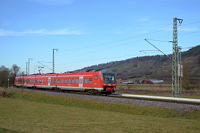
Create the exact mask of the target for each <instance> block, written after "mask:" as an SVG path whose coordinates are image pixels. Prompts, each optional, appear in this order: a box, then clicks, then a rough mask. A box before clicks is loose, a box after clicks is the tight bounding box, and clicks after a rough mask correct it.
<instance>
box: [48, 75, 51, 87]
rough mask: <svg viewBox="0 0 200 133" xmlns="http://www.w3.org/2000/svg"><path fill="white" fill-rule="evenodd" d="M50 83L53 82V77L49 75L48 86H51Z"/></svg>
mask: <svg viewBox="0 0 200 133" xmlns="http://www.w3.org/2000/svg"><path fill="white" fill-rule="evenodd" d="M50 84H51V78H50V77H48V86H50Z"/></svg>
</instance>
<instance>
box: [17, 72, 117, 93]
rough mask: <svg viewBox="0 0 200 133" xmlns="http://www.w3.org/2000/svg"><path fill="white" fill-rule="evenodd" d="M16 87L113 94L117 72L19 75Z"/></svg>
mask: <svg viewBox="0 0 200 133" xmlns="http://www.w3.org/2000/svg"><path fill="white" fill-rule="evenodd" d="M14 85H15V86H16V87H20V86H24V87H27V88H44V89H60V90H67V91H71V90H72V91H84V92H87V93H92V94H97V93H104V94H111V93H114V92H115V89H116V79H115V74H114V73H113V72H112V71H110V70H100V71H89V72H88V71H87V72H76V73H60V74H39V75H28V76H18V77H16V78H15V82H14Z"/></svg>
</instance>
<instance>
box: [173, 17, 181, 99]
mask: <svg viewBox="0 0 200 133" xmlns="http://www.w3.org/2000/svg"><path fill="white" fill-rule="evenodd" d="M177 21H178V22H179V24H181V23H182V21H183V19H178V18H173V49H172V50H173V51H172V52H173V54H172V94H173V97H179V96H180V68H179V66H180V56H179V47H178V31H177Z"/></svg>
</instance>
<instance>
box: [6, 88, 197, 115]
mask: <svg viewBox="0 0 200 133" xmlns="http://www.w3.org/2000/svg"><path fill="white" fill-rule="evenodd" d="M9 95H10V96H11V98H16V99H23V100H26V101H34V102H40V103H49V104H56V105H64V106H69V107H76V108H84V109H92V110H101V111H110V112H119V113H126V114H133V115H146V116H156V117H165V118H175V117H177V118H190V119H200V112H197V111H194V110H187V111H180V112H177V111H175V110H173V109H166V108H161V107H144V106H137V105H131V104H120V103H111V102H99V101H92V100H86V99H77V98H67V97H59V96H50V95H46V94H42V93H31V92H26V91H24V92H23V94H22V92H21V91H14V90H10V91H9Z"/></svg>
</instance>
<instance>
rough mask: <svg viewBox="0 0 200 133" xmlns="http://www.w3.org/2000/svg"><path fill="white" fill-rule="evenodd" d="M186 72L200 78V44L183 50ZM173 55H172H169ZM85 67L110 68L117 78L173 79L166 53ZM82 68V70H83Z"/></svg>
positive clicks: (183, 62)
mask: <svg viewBox="0 0 200 133" xmlns="http://www.w3.org/2000/svg"><path fill="white" fill-rule="evenodd" d="M181 55H182V64H183V68H184V69H183V71H184V73H185V74H186V75H187V76H189V77H190V78H191V77H192V78H200V45H198V46H196V47H193V48H191V49H189V50H188V51H185V52H182V53H181ZM168 56H169V57H172V55H168ZM83 69H110V70H112V71H114V72H115V73H116V76H117V79H122V80H128V79H133V78H139V79H140V78H154V79H155V78H156V79H164V80H169V81H171V75H172V61H171V59H170V58H168V57H167V56H165V55H155V56H143V57H136V58H130V59H126V60H122V61H113V62H109V63H103V64H99V65H93V66H89V67H85V68H83ZM83 69H80V70H83Z"/></svg>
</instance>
